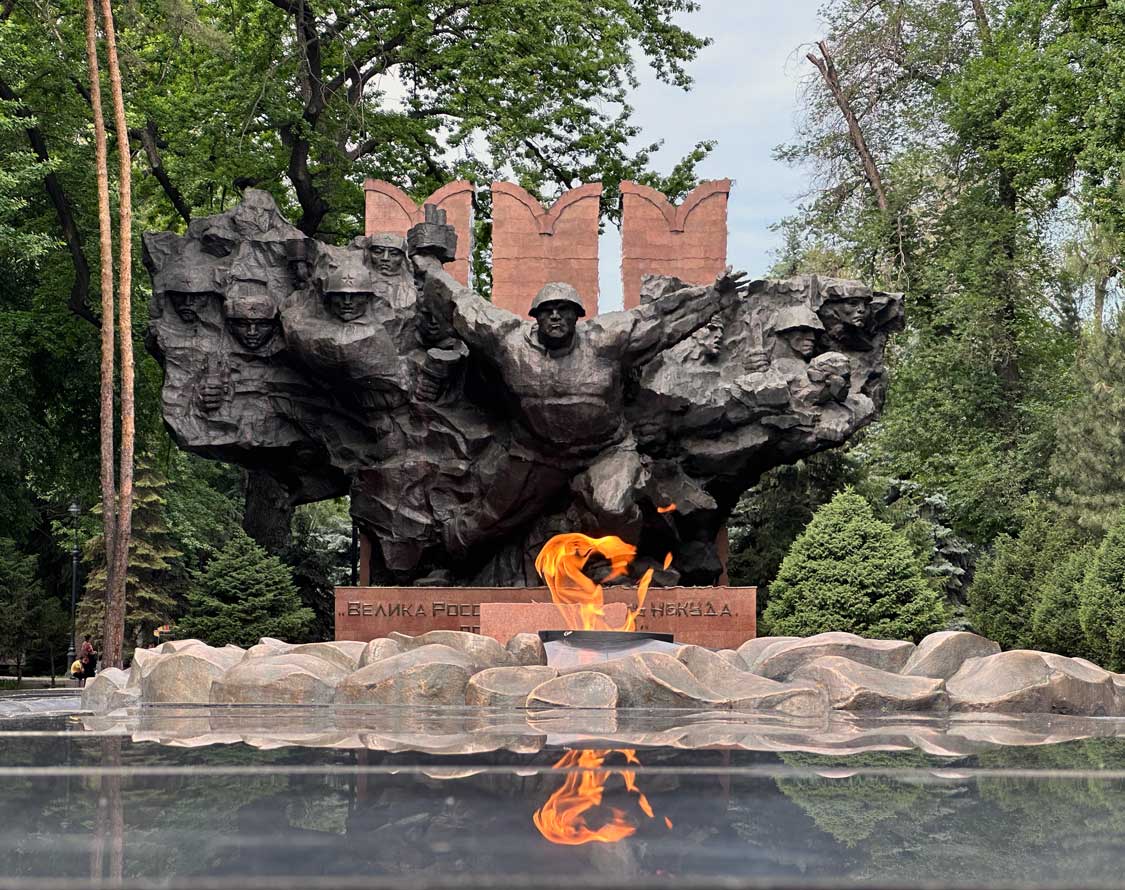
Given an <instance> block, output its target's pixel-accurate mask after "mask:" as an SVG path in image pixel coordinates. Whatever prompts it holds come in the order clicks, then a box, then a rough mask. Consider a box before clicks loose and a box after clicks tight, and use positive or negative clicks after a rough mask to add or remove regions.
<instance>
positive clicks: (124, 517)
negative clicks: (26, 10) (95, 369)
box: [101, 0, 136, 668]
mask: <svg viewBox="0 0 1125 890" xmlns="http://www.w3.org/2000/svg"><path fill="white" fill-rule="evenodd" d="M101 6H102V23H103V25H104V27H105V43H106V64H107V67H108V68H109V87H110V94H111V96H112V97H113V118H114V129H115V130H116V131H117V156H118V164H119V171H120V172H119V181H118V191H119V193H120V200H119V203H118V208H117V214H118V218H117V224H118V244H117V313H118V315H117V320H118V334H117V340H118V343H117V348H118V350H119V351H120V354H121V455H120V464H119V470H118V480H119V484H120V491H119V495H118V503H117V541H116V542H115V544H114V548H113V558H114V560H115V562H116V565H115V568H114V573H113V575H114V577H113V580H114V586H113V587H112V588H110V592H109V602H108V603H107V608H106V631H107V633H106V639H105V641H104V643H103V645H104V647H105V664H106V666H108V667H116V668H119V667H121V666H122V665H123V656H124V650H125V578H126V574H127V573H128V568H129V538H130V537H131V535H132V530H133V448H134V443H135V441H136V433H135V414H136V410H135V406H134V387H133V372H134V366H133V166H132V165H133V157H132V154H131V153H130V149H129V126H128V124H127V123H126V120H125V98H124V95H123V94H122V90H121V68H120V66H119V65H118V61H117V35H116V31H115V29H114V24H113V6H112V3H111V0H101Z"/></svg>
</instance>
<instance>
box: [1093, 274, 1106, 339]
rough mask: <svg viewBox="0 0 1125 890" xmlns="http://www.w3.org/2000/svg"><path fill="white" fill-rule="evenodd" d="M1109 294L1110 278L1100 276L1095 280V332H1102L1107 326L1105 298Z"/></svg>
mask: <svg viewBox="0 0 1125 890" xmlns="http://www.w3.org/2000/svg"><path fill="white" fill-rule="evenodd" d="M1108 292H1109V276H1108V275H1098V276H1097V278H1095V279H1094V330H1096V331H1100V330H1101V329H1102V326H1103V325H1104V324H1105V296H1106V294H1107V293H1108Z"/></svg>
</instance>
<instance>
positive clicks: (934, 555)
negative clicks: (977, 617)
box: [863, 477, 973, 609]
mask: <svg viewBox="0 0 1125 890" xmlns="http://www.w3.org/2000/svg"><path fill="white" fill-rule="evenodd" d="M873 486H878V487H877V488H876V491H875V492H873V493H867V492H870V491H871V489H872V488H873ZM863 489H864V490H865V493H866V496H867V498H868V500H869V501H873V502H875V503H876V504H879V503H881V504H882V508H881V509H878V510H877V514H876V515H878V517H879V518H880V519H882V520H884V521H885V522H889V523H890V524H891V525H892V526H893V527H894V528H895V529H897V530H898V531H900V532H901V533H902V534H903V536H904V537H905V538H906V539H907V541H909V542H910V546H911V549H913V551H914V552H915V553H916V554H917V556H918V559H919V561H920V562H921V563H922V565H924V566H925V573H926V576H927V577H928V578H929V579H930V581H931V583H932V584H933V585H934V589H935V590H937V591H939V592H940V593H941V594H942V595H943V596H944V597H945V599H946V602H947V603H949V604H950V605H952V606H953V607H954V608H957V609H960V607H961V606H962V605H963V604H964V602H965V589H966V584H967V581H968V577H969V573H970V571H971V569H972V564H973V554H972V551H971V548H970V547H969V545H968V543H967V542H966V541H964V540H963V539H962V538H961V537H959V536H958V535H957V534H955V533H954V531H953V529H952V528H950V527H949V525H948V524H947V523H948V521H949V520H948V513H949V502H948V499H947V498H946V497H945V495H943V494H927V493H926V492H925V491H924V490H923V489H922V487H921V486H920V485H918V484H917V483H915V482H909V481H906V480H903V479H894V480H891V481H890V482H885V481H884V480H879V479H878V478H877V477H876V478H868V479H867V480H865V482H864V484H863Z"/></svg>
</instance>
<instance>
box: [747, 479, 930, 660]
mask: <svg viewBox="0 0 1125 890" xmlns="http://www.w3.org/2000/svg"><path fill="white" fill-rule="evenodd" d="M764 618H765V622H766V624H767V625H768V626H769V630H770V632H771V633H774V634H779V635H781V634H790V635H793V636H806V635H809V634H817V633H824V632H826V631H851V632H852V633H857V634H862V635H864V636H868V637H878V638H890V639H915V640H916V639H920V638H921V637H923V636H925V635H926V634H927V633H930V632H931V631H934V630H938V629H939V628H940V627H941V626H942V624H943V623H944V621H945V618H946V615H945V608H944V605H943V603H942V597H941V594H939V593H938V592H937V590H935V589H934V587H933V586H931V585H930V584H929V583H928V582H927V580H926V576H925V574H924V571H923V567H922V566H921V564H920V563H919V561H918V557H917V556H916V554H915V553H914V551H913V550H912V548H911V546H910V543H909V542H908V541H907V540H906V538H905V537H903V535H901V534H900V533H898V532H896V531H895V530H894V528H892V527H891V526H890V525H889V524H887V523H885V522H882V521H881V520H879V519H876V518H875V514H874V512H873V511H872V509H871V505H870V504H868V503H867V501H866V500H864V498H862V497H861V496H860V495H858V494H856V493H855V492H854V491H851V490H850V489H849V490H846V491H843V492H841V493H840V494H838V495H836V497H834V498H833V499H832V500H831V501H829V502H828V503H827V504H825V505H824V506H823V507H821V508H820V509H819V510H817V511H816V513H815V514H814V515H813V518H812V521H811V522H809V524H808V527H807V528H806V529H805V530H804V532H802V533H801V535H800V537H798V538H797V540H796V541H794V542H793V546H792V547H791V548H790V550H789V553H788V554H786V556H785V559H784V560H783V561H782V563H781V569H780V570H779V571H778V573H777V578H776V579H775V580H774V582H773V583H772V584H771V585H770V602H769V605H768V606H767V607H766V611H765V615H764Z"/></svg>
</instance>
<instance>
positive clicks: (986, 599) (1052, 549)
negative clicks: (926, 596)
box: [968, 498, 1078, 649]
mask: <svg viewBox="0 0 1125 890" xmlns="http://www.w3.org/2000/svg"><path fill="white" fill-rule="evenodd" d="M1022 518H1023V525H1022V527H1021V528H1020V529H1018V531H1017V532H1016V534H1015V535H1009V534H1002V535H1000V536H999V537H998V538H997V539H996V542H995V545H994V547H993V550H992V552H991V553H989V554H988V555H986V556H985V557H984V558H983V559H981V561H980V562H979V563H978V564H977V571H976V575H975V577H974V578H973V584H972V586H971V587H970V588H969V612H968V617H969V621H970V622H972V625H973V628H974V629H975V630H976V631H977V633H980V634H983V635H984V636H986V637H988V638H989V639H992V640H995V641H996V642H997V643H999V644H1000V645H1001V646H1003V647H1004V648H1005V649H1027V648H1031V647H1032V646H1033V645H1034V643H1035V635H1034V632H1033V630H1032V620H1033V613H1034V611H1035V609H1036V606H1037V604H1038V602H1039V599H1038V596H1037V591H1039V590H1040V588H1041V585H1043V584H1044V581H1045V579H1046V578H1047V577H1048V576H1049V575H1050V574H1051V573H1052V572H1053V571H1054V570H1055V569H1057V568H1058V567H1059V566H1060V564H1061V563H1062V562H1064V561H1065V560H1066V558H1067V557H1069V556H1070V555H1072V554H1073V552H1074V551H1075V549H1076V548H1077V547H1078V541H1077V539H1076V537H1075V532H1074V530H1073V529H1072V528H1071V527H1070V526H1068V525H1067V524H1066V523H1065V522H1060V521H1059V517H1058V515H1057V513H1056V512H1055V511H1053V510H1051V509H1050V508H1049V506H1048V505H1046V504H1044V503H1043V502H1042V501H1040V500H1039V499H1035V498H1033V499H1030V500H1029V501H1028V502H1027V503H1026V504H1025V505H1024V507H1023V509H1022Z"/></svg>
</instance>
